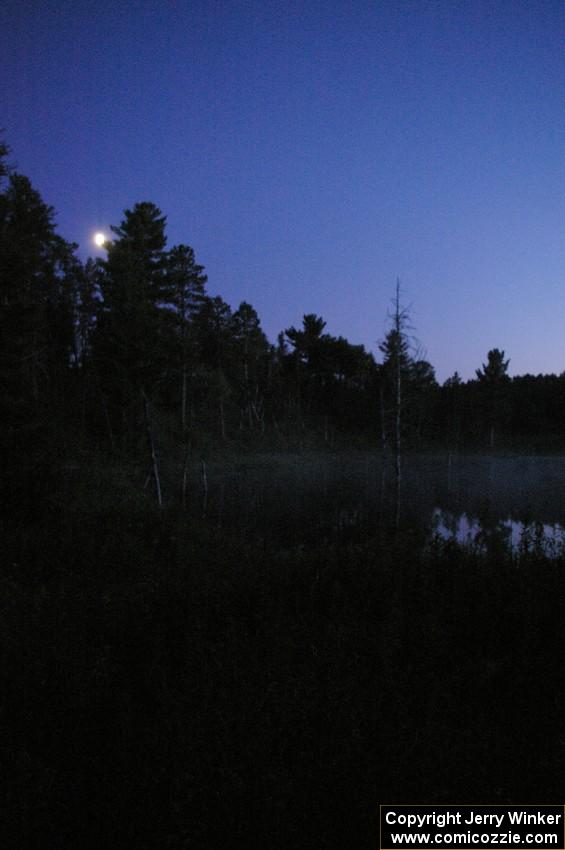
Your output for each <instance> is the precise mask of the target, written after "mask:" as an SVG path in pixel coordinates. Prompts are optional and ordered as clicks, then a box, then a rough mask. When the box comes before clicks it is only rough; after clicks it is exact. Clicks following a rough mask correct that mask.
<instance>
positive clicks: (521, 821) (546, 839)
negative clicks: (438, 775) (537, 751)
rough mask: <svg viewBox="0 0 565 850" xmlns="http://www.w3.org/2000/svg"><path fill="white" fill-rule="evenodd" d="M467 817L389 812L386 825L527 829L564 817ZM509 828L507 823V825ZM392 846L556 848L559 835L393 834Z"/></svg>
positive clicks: (511, 813)
mask: <svg viewBox="0 0 565 850" xmlns="http://www.w3.org/2000/svg"><path fill="white" fill-rule="evenodd" d="M465 814H466V817H462V815H461V812H446V813H437V812H429V813H427V814H425V815H421V814H413V813H411V814H407V815H405V814H398V813H397V812H394V811H389V812H387V814H386V817H385V820H386V823H387V824H389V825H390V826H406V827H408V828H409V829H410V828H416V829H419V828H420V829H421V828H422V827H423V826H432V825H433V826H436V827H439V828H440V829H442V828H443V827H445V826H448V825H453V826H462V825H464V824H467V825H472V826H491V827H495V828H496V829H500V828H501V827H502V825H503V823H504V822H505V821H507V824H508V825H510V826H520V827H524V826H526V825H530V824H532V825H536V826H540V825H548V826H550V825H553V824H559V823H561V821H562V818H563V815H562V814H544V813H543V812H539V811H538V812H535V813H530V812H525V811H522V812H516V811H508V812H505V813H502V814H484V813H479V812H473V811H470V812H466V813H465ZM505 825H506V824H505ZM390 838H391V841H392V844H396V845H401V846H406V845H410V844H424V845H425V844H431V845H432V846H435V845H438V844H439V845H449V844H463V843H465V844H481V845H485V844H489V845H495V844H496V845H507V846H516V845H517V844H526V845H528V844H533V845H536V844H537V845H541V844H543V845H545V846H547V845H555V846H557V844H558V840H559V839H558V835H557V833H551V832H550V833H527V834H526V835H520V833H518V832H511V831H508V832H492V833H491V832H489V833H486V832H483V833H478V832H471V831H470V830H468V831H467V832H456V833H451V832H443V833H436V834H435V835H433V834H431V833H413V834H405V833H402V834H399V833H391V835H390Z"/></svg>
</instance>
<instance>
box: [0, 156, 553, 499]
mask: <svg viewBox="0 0 565 850" xmlns="http://www.w3.org/2000/svg"><path fill="white" fill-rule="evenodd" d="M7 155H8V150H7V148H6V146H5V145H4V146H2V148H1V150H0V162H1V167H0V179H1V181H2V183H1V192H0V272H1V292H2V295H1V300H0V313H1V328H2V332H1V333H2V335H1V339H0V372H1V374H2V381H3V387H4V391H3V393H2V402H1V403H2V426H1V428H2V438H1V439H2V448H3V450H4V454H5V457H6V460H7V468H8V469H9V468H10V466H11V467H12V468H13V470H14V471H15V470H16V469H17V470H18V477H21V472H22V468H23V467H25V466H26V465H28V466H33V467H34V474H33V478H34V480H35V481H38V480H39V478H40V477H38V475H37V471H38V467H39V468H41V465H42V464H43V465H45V464H48V462H49V458H52V457H53V455H58V454H59V453H60V452H63V453H65V456H67V457H68V454H69V448H70V447H71V448H72V450H74V449H76V447H77V446H80V445H81V444H82V445H85V444H88V445H99V446H101V447H103V448H105V449H110V450H112V451H115V452H119V453H123V454H124V455H128V454H130V453H132V452H133V453H135V452H137V451H138V450H139V448H140V446H142V445H143V446H144V451H146V450H147V445H149V446H150V451H151V456H152V458H153V471H154V474H155V476H156V477H157V476H158V462H157V455H158V448H159V445H160V444H161V445H162V444H163V441H164V440H167V441H168V444H170V445H174V446H176V447H177V448H178V449H179V451H180V450H181V449H182V452H190V451H194V450H198V449H202V448H207V449H208V448H210V447H211V446H219V445H222V444H229V443H232V444H235V445H238V446H241V447H252V448H260V447H269V448H283V449H284V448H297V447H304V446H308V445H328V446H330V447H332V448H337V447H339V446H340V445H352V444H353V445H358V446H360V447H361V446H364V447H367V446H378V445H381V446H382V447H383V448H384V449H387V448H391V447H392V446H393V444H394V440H395V431H398V433H401V435H402V441H403V446H406V447H408V448H425V447H429V446H434V447H439V446H446V445H447V446H449V447H450V448H462V447H469V446H474V447H482V446H490V447H491V448H496V447H504V446H511V445H513V444H515V443H516V441H520V440H528V439H529V440H532V439H533V440H538V441H540V442H543V441H544V440H546V439H547V440H550V441H551V440H553V441H557V442H558V441H559V439H560V435H561V432H562V430H563V423H564V422H565V374H564V375H561V376H559V377H557V376H555V375H549V376H541V375H540V376H537V377H534V376H523V377H518V378H514V379H510V378H509V377H508V376H507V367H508V361H507V360H505V359H504V352H501V351H499V350H498V349H493V350H492V351H491V352H489V353H488V361H487V363H486V364H484V365H483V367H482V368H481V369H478V370H477V378H476V380H472V381H467V382H462V381H461V380H460V379H459V377H458V375H457V373H455V375H454V376H453V377H452V378H450V379H449V380H448V381H446V383H445V384H444V386H442V387H440V386H439V385H438V383H437V381H436V378H435V374H434V369H433V367H432V366H431V365H430V363H428V362H427V361H426V360H425V359H424V358H423V357H420V356H418V355H417V354H414V353H413V349H412V347H411V345H410V339H409V333H408V329H407V326H408V321H407V318H408V317H407V314H406V312H405V311H399V304H398V302H397V304H396V308H397V312H396V315H395V314H393V316H392V321H391V329H390V331H389V332H388V334H387V335H386V337H385V339H384V340H383V341H382V342H381V344H380V346H379V354H380V358H379V359H380V362H377V360H376V359H375V358H374V357H373V355H372V354H371V353H369V352H367V351H366V350H365V348H364V347H363V346H362V345H352V344H351V343H350V342H348V341H347V340H346V339H344V338H343V337H342V336H338V337H335V336H332V335H331V334H329V333H327V332H326V330H325V322H324V320H323V319H322V318H321V317H319V316H317V315H315V314H309V315H305V316H304V317H303V319H302V323H301V324H300V325H299V326H298V327H290V328H287V329H286V330H284V331H282V332H281V333H280V334H279V337H278V340H277V343H276V344H275V345H273V344H271V343H270V342H269V340H268V339H267V338H266V336H265V334H264V332H263V330H262V328H261V323H260V320H259V317H258V315H257V313H256V311H255V310H254V308H253V307H252V306H251V305H250V304H248V303H246V302H242V303H241V304H240V305H239V307H238V308H237V309H236V310H232V309H231V308H230V306H229V305H228V304H227V303H226V302H225V301H224V300H223V299H222V298H221V297H219V296H215V297H212V296H211V295H210V294H209V293H208V292H207V288H206V287H207V277H206V275H205V272H204V268H203V266H202V265H199V264H198V262H197V261H196V257H195V253H194V250H193V249H192V248H191V247H190V246H188V245H184V244H180V245H174V246H172V247H168V246H167V236H166V218H165V216H163V215H162V214H161V212H160V210H159V209H158V208H157V207H156V206H155V205H154V204H152V203H147V202H144V203H138V204H136V205H135V206H134V207H133V208H132V209H128V210H126V211H125V213H124V218H123V220H122V222H121V223H120V224H119V225H118V226H114V227H112V233H113V238H112V240H111V241H109V242H107V243H106V245H105V249H106V258H105V259H103V260H102V259H98V260H92V259H89V260H88V261H87V262H86V263H84V264H83V263H81V262H80V260H79V259H78V257H77V254H76V249H77V246H76V245H74V244H71V243H69V242H67V241H65V240H64V239H63V238H62V237H61V236H59V235H58V234H57V233H56V229H55V225H54V212H53V210H52V208H50V207H49V206H47V205H46V204H45V203H44V202H43V200H42V198H41V197H40V195H39V193H38V192H37V191H36V190H35V189H34V188H33V187H32V185H31V183H30V181H29V180H28V178H26V177H25V176H22V175H20V174H18V173H16V172H14V171H13V170H12V169H10V167H9V166H8V165H7ZM165 435H166V436H165ZM38 486H39V485H38Z"/></svg>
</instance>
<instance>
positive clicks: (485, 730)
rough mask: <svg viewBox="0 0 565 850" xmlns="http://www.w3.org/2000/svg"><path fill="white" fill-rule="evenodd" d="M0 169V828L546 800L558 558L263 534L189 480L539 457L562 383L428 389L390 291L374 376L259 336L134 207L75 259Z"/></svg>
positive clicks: (556, 749) (357, 353)
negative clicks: (342, 460)
mask: <svg viewBox="0 0 565 850" xmlns="http://www.w3.org/2000/svg"><path fill="white" fill-rule="evenodd" d="M4 153H6V152H5V151H4ZM0 162H5V158H4V159H1V158H0ZM0 178H3V181H4V182H3V184H2V192H1V193H0V237H1V238H0V274H1V278H0V284H1V299H0V318H1V336H0V377H1V380H2V396H1V406H2V407H1V414H2V416H1V419H0V449H1V452H2V457H1V460H2V470H3V476H2V498H3V507H4V510H3V517H4V518H3V520H2V548H3V563H2V570H1V574H0V581H1V583H2V594H1V597H0V598H1V605H2V616H1V619H0V624H1V629H2V647H3V662H2V668H1V669H2V682H1V687H0V719H1V727H0V729H1V731H0V735H1V748H2V755H3V758H2V764H3V783H2V792H1V793H2V798H1V800H0V818H1V819H2V835H3V836H6V839H7V837H8V836H14V840H13V841H11V842H10V843H9V844H8V845H7V846H10V847H14V848H27V847H29V848H53V847H56V848H58V850H66V848H69V850H70V848H72V850H82V848H84V850H89V848H96V850H101V848H112V850H114V848H125V847H130V846H131V847H135V848H138V850H156V849H157V848H172V849H174V850H176V848H203V850H204V848H206V850H212V849H213V848H231V847H234V848H235V847H241V848H262V850H263V848H265V850H266V848H270V849H271V850H278V848H280V849H281V850H282V848H285V850H286V848H289V847H294V848H301V847H304V848H306V847H307V848H320V850H322V848H374V847H376V846H377V812H378V803H379V802H382V801H385V800H386V801H399V802H400V801H406V802H415V801H416V802H418V801H421V802H434V801H448V802H456V801H462V802H471V801H477V802H485V801H486V802H489V801H492V802H496V801H513V802H517V801H519V802H527V801H530V800H532V801H534V800H535V801H540V802H549V801H558V800H560V799H561V797H562V783H561V772H560V771H561V768H562V754H563V734H562V733H563V729H562V704H561V696H562V692H563V691H562V686H563V681H562V677H563V665H562V652H561V650H562V647H561V646H560V636H561V631H562V629H561V620H562V611H563V569H564V568H565V558H562V557H561V558H559V557H557V558H555V559H548V558H547V557H546V556H545V555H544V553H543V550H542V548H541V547H539V546H538V547H536V546H535V545H533V544H532V546H531V547H530V548H528V547H523V550H522V551H521V553H520V554H519V555H517V554H511V553H510V552H508V551H507V550H506V549H504V548H495V549H491V550H490V551H489V552H487V553H483V554H479V553H477V552H470V551H466V550H462V549H460V548H458V547H457V546H455V545H454V544H447V543H441V542H440V541H439V540H438V541H435V542H434V543H433V544H432V545H431V546H430V545H425V543H424V538H423V537H422V538H420V536H419V535H417V534H416V533H415V532H414V529H412V531H411V530H410V529H405V530H402V529H401V527H400V526H397V527H395V526H394V523H393V529H392V530H387V529H386V527H383V528H381V529H380V531H379V532H378V533H377V530H376V529H374V530H373V533H368V532H366V533H364V534H363V535H362V536H361V537H360V538H356V539H352V538H351V537H347V536H345V535H342V536H339V535H338V536H337V537H335V538H333V539H331V538H330V537H322V536H320V539H319V540H309V542H308V545H305V544H304V543H300V542H298V541H297V540H295V539H294V538H293V536H292V535H290V534H289V540H288V542H287V543H286V544H285V543H284V541H283V542H281V538H280V535H279V537H278V538H277V539H276V542H275V537H274V536H272V535H269V534H268V533H266V534H263V535H254V534H247V535H246V534H240V533H238V534H236V533H235V532H234V531H233V529H232V528H230V526H229V525H227V524H226V525H225V526H224V525H221V524H220V523H219V522H212V521H211V520H210V519H206V495H207V468H208V467H207V464H208V463H209V461H210V458H213V457H216V458H220V459H221V458H222V457H227V453H228V452H230V453H231V454H232V455H233V453H238V454H239V456H242V455H244V454H245V453H250V452H253V451H257V450H262V451H264V450H265V449H267V448H270V449H271V450H273V449H282V450H284V449H289V448H292V449H295V450H296V449H297V450H303V449H304V448H306V447H308V446H323V447H324V449H325V450H326V451H331V450H336V449H337V448H339V447H340V446H343V445H348V446H355V445H371V446H374V445H375V444H378V443H381V444H382V447H383V449H384V450H388V449H390V448H391V447H393V446H394V448H395V449H396V450H397V455H398V456H399V449H400V443H401V442H402V445H403V446H404V445H406V446H413V447H414V446H420V447H426V446H429V445H436V446H437V445H442V446H446V447H448V448H450V449H453V448H457V447H459V446H461V445H480V444H483V445H484V444H487V445H489V446H491V447H494V446H495V445H499V444H500V442H503V443H505V444H507V445H514V444H515V443H519V442H520V440H522V439H526V438H527V439H528V440H531V441H533V442H534V443H535V441H536V440H541V438H542V436H543V435H545V437H547V439H548V440H549V439H553V440H554V442H555V445H560V442H559V441H560V440H561V437H560V434H563V433H565V429H564V428H563V423H564V422H565V406H564V402H563V399H564V398H565V393H563V391H562V388H563V386H564V380H565V379H564V378H563V376H560V377H557V376H546V377H539V378H528V377H524V378H521V379H514V380H513V381H510V379H509V378H508V376H507V375H506V369H507V365H508V364H507V361H506V360H505V359H504V354H503V352H500V351H498V350H497V349H493V350H492V351H491V352H489V355H488V358H487V362H486V363H485V364H484V366H483V367H482V369H479V370H478V374H477V380H476V381H470V382H467V383H466V384H463V383H462V382H461V381H460V380H459V379H458V378H457V376H454V377H453V379H451V380H450V381H449V382H447V384H446V385H445V386H444V387H439V386H438V385H437V383H436V381H435V377H434V374H433V369H432V367H431V366H430V364H428V363H427V362H426V361H424V360H423V359H421V358H418V357H417V356H415V355H414V354H413V353H410V349H409V345H408V334H407V330H408V329H407V323H406V319H407V316H406V314H405V312H404V311H403V310H401V309H400V305H399V301H398V297H397V300H396V304H395V311H394V313H393V316H392V328H391V331H390V333H389V334H388V335H387V338H386V339H385V340H384V341H383V344H382V346H381V354H382V355H383V362H382V363H380V364H378V363H376V362H375V360H374V358H373V357H372V355H370V354H368V353H367V352H366V351H365V350H364V349H363V347H362V346H352V345H350V344H349V343H348V342H347V341H346V340H344V339H343V338H341V337H337V338H336V337H332V336H330V335H328V334H325V333H324V323H323V320H321V319H320V318H319V317H317V316H314V315H310V316H305V317H304V319H303V322H302V326H301V327H300V328H298V329H297V328H294V327H293V328H289V329H287V330H286V331H285V332H284V333H283V334H282V335H281V337H280V339H279V342H278V345H277V346H272V345H270V344H269V343H268V341H267V340H266V338H265V336H264V334H263V333H262V331H261V328H260V324H259V319H258V317H257V315H256V313H255V311H254V310H253V308H252V307H251V306H250V305H248V304H241V305H240V307H239V308H238V310H236V311H235V312H233V313H232V311H231V309H230V307H229V306H228V305H227V304H225V302H223V301H222V299H221V298H219V297H215V298H211V297H210V296H208V295H207V294H206V292H205V283H206V279H205V276H204V274H203V269H202V267H201V266H198V265H197V264H196V261H195V258H194V252H193V251H192V249H191V248H189V247H188V246H182V245H181V246H175V247H174V248H172V249H171V250H169V251H167V250H166V249H165V246H166V238H165V220H164V217H162V216H161V214H160V212H159V210H157V209H156V208H155V207H154V206H153V205H152V204H148V203H144V204H138V205H136V206H135V207H134V208H133V210H129V211H126V213H125V217H124V220H123V222H122V223H121V225H120V226H119V227H116V228H114V235H115V237H116V238H115V239H114V241H113V242H111V243H110V244H109V245H108V247H107V259H105V260H104V261H103V262H96V263H94V262H92V261H89V262H88V263H87V264H86V265H82V264H81V263H80V262H79V261H78V259H77V257H76V254H75V247H74V246H72V245H69V244H68V243H67V242H65V241H64V240H63V239H62V238H61V237H59V236H58V235H57V234H56V233H55V230H54V226H53V213H52V211H51V210H50V209H49V208H48V207H46V206H45V205H44V203H43V202H42V200H41V198H40V197H39V195H38V194H37V192H36V191H35V190H33V188H32V187H31V185H30V183H29V181H28V180H27V179H26V178H25V177H22V176H21V175H18V174H16V173H14V172H11V171H10V169H8V168H7V167H3V170H2V169H0ZM548 435H549V436H548ZM545 437H544V439H545ZM546 445H547V441H546ZM195 467H196V468H198V469H199V470H200V472H199V475H200V476H201V483H200V484H199V487H201V490H202V493H203V497H204V503H203V504H202V499H201V498H200V497H199V500H198V510H195V508H194V506H195V499H194V492H193V488H194V477H191V475H192V473H191V475H188V471H189V470H193V469H194V468H195ZM288 498H289V501H292V498H293V493H292V492H289V494H288ZM279 531H280V529H279ZM283 532H284V529H283ZM283 536H284V535H283Z"/></svg>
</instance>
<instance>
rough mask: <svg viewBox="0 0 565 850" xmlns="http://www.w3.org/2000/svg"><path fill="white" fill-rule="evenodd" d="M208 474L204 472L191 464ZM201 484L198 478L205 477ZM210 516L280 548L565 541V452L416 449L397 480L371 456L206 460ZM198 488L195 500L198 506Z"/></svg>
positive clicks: (549, 544)
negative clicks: (376, 541) (398, 539)
mask: <svg viewBox="0 0 565 850" xmlns="http://www.w3.org/2000/svg"><path fill="white" fill-rule="evenodd" d="M194 474H195V477H197V480H198V478H201V470H196V469H195V471H194ZM198 483H199V484H200V481H198ZM206 484H207V490H206V498H207V516H208V517H209V519H210V520H211V521H212V522H216V523H217V524H218V526H222V527H226V528H227V527H229V528H231V529H232V530H234V531H235V532H236V533H237V534H239V535H242V536H244V537H246V538H250V539H254V540H262V539H265V540H269V541H272V542H273V543H274V544H275V545H280V546H284V547H286V546H291V547H292V546H297V545H299V546H301V545H317V544H319V543H325V542H330V543H334V542H337V543H339V542H342V541H343V542H349V541H352V542H355V541H360V542H365V541H367V540H371V539H372V538H374V537H375V536H377V535H381V534H387V533H389V532H392V533H395V532H396V533H400V534H403V533H405V532H408V533H410V535H411V536H413V537H414V539H417V540H421V541H425V540H426V539H429V536H430V535H433V534H435V535H438V536H439V537H441V538H443V539H445V540H449V539H452V540H456V541H457V542H459V543H463V544H468V545H472V546H475V547H479V548H481V549H488V550H489V551H492V550H493V549H502V548H508V547H511V548H512V549H514V550H516V549H519V547H522V550H523V551H530V550H532V549H533V548H537V549H538V550H540V549H543V550H544V551H548V552H549V551H550V550H551V551H556V550H557V549H558V548H559V547H561V546H563V545H564V544H565V458H561V457H552V458H549V457H518V458H510V457H509V458H503V457H493V456H482V455H473V456H469V457H461V456H459V457H456V456H453V455H443V456H442V455H434V456H432V455H426V456H420V457H416V456H410V457H409V458H408V457H407V458H406V461H405V464H404V469H403V476H402V482H401V485H400V486H398V482H397V479H396V476H395V475H394V468H393V466H392V464H391V463H389V462H387V461H386V460H385V461H384V462H383V460H382V459H381V458H379V457H375V456H374V455H364V454H356V455H353V454H343V455H335V456H315V455H303V456H294V457H289V456H285V457H280V456H274V455H273V456H264V457H262V458H250V459H249V460H248V461H246V462H245V463H243V462H235V463H233V465H228V464H226V463H221V464H210V466H209V467H207V480H206ZM199 490H200V488H199V487H198V488H195V489H194V491H193V492H194V496H193V497H192V500H191V499H190V488H188V494H189V498H188V501H189V507H190V504H192V503H193V504H192V507H193V509H194V510H195V511H200V509H201V503H200V500H199V499H198V494H199Z"/></svg>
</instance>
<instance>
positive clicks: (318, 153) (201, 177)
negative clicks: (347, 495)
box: [0, 0, 565, 381]
mask: <svg viewBox="0 0 565 850" xmlns="http://www.w3.org/2000/svg"><path fill="white" fill-rule="evenodd" d="M0 78H1V79H2V80H3V83H4V86H3V90H4V91H3V97H2V99H1V100H0V126H2V127H3V128H4V138H5V140H6V142H7V143H8V144H9V145H10V147H11V149H12V161H13V162H14V163H15V164H16V165H17V167H18V170H19V171H21V172H22V173H24V174H27V175H28V176H29V177H30V178H31V180H32V182H33V184H34V186H35V187H36V188H37V189H39V191H40V192H41V194H42V196H43V199H44V200H45V201H46V202H47V203H49V204H51V205H53V206H54V207H55V210H56V212H57V223H58V230H59V232H60V233H61V235H62V236H64V237H65V238H67V239H70V240H73V241H76V242H78V243H79V244H80V252H79V253H80V255H81V256H82V257H83V258H86V257H87V256H88V255H95V254H96V251H97V249H96V248H95V246H94V245H93V243H92V235H93V233H94V231H95V230H96V229H99V228H102V229H104V228H106V229H107V228H108V225H109V224H118V223H119V222H120V220H121V218H122V212H123V210H124V209H125V208H126V207H131V206H132V205H133V204H135V203H136V202H137V201H145V200H148V201H153V202H154V203H156V204H157V205H158V206H159V207H160V208H161V210H162V211H163V213H165V214H166V215H167V217H168V235H169V244H170V245H172V244H174V243H177V242H186V243H188V244H190V245H192V247H193V248H194V249H195V252H196V258H197V261H198V262H200V263H203V264H204V265H205V266H206V271H207V273H208V276H209V284H208V288H209V292H210V293H211V294H213V295H215V294H220V295H222V297H223V298H225V299H226V300H227V301H228V302H229V303H230V304H231V306H232V307H233V308H236V307H237V306H238V304H239V302H240V301H242V300H247V301H250V302H251V303H252V304H253V306H254V307H255V308H256V310H257V311H258V313H259V316H260V317H261V320H262V324H263V327H264V329H265V331H266V332H267V335H268V336H269V338H270V339H271V340H273V341H274V339H275V338H276V335H277V333H278V332H279V331H280V330H282V329H283V328H285V327H288V326H289V325H292V324H294V325H298V324H300V322H301V318H302V315H303V314H304V313H310V312H314V313H318V314H319V315H322V316H323V317H324V319H325V320H326V321H327V331H328V332H330V333H332V334H334V335H339V334H341V335H343V336H345V337H347V338H348V339H349V340H350V342H352V343H363V344H365V345H366V346H367V348H369V349H370V350H372V351H376V341H377V340H378V339H381V338H382V337H383V335H384V333H385V331H386V328H387V324H386V314H387V310H388V308H389V305H390V299H391V297H392V295H393V292H394V286H395V281H396V277H397V276H398V277H400V280H401V283H402V286H403V288H404V291H405V301H406V303H409V304H411V305H412V321H413V324H414V326H415V332H416V335H417V337H418V340H419V341H420V343H421V345H422V347H423V349H424V352H425V356H427V358H428V359H429V360H430V361H431V363H432V364H433V365H434V366H435V368H436V372H437V376H438V379H439V380H441V381H443V380H445V378H446V377H448V376H449V375H450V374H452V373H453V372H454V371H455V370H456V369H457V370H458V371H459V373H460V374H461V375H462V376H463V377H464V378H469V377H473V376H474V370H475V369H476V368H477V367H479V366H480V365H481V363H482V362H483V361H485V360H486V352H487V350H488V349H490V348H494V347H497V348H503V349H505V351H506V355H507V356H508V357H510V358H511V363H510V370H509V371H510V373H511V374H523V373H525V372H532V373H534V374H537V373H538V372H557V373H560V372H562V371H564V370H565V3H564V2H562V1H561V0H559V2H557V0H545V2H542V1H541V0H509V2H504V0H489V2H483V0H467V2H460V0H435V1H434V0H420V1H419V2H412V1H411V0H395V1H394V2H392V0H388V2H368V0H363V2H356V0H349V2H345V0H341V2H337V0H300V2H295V0H277V2H274V0H237V2H236V0H233V2H232V0H195V2H183V0H177V2H174V0H153V2H149V0H136V2H127V0H122V2H119V0H118V2H115V0H113V2H107V0H97V2H93V0H80V2H77V0H73V2H69V1H68V0H57V2H53V0H41V2H39V0H4V3H3V4H2V5H1V6H0Z"/></svg>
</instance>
